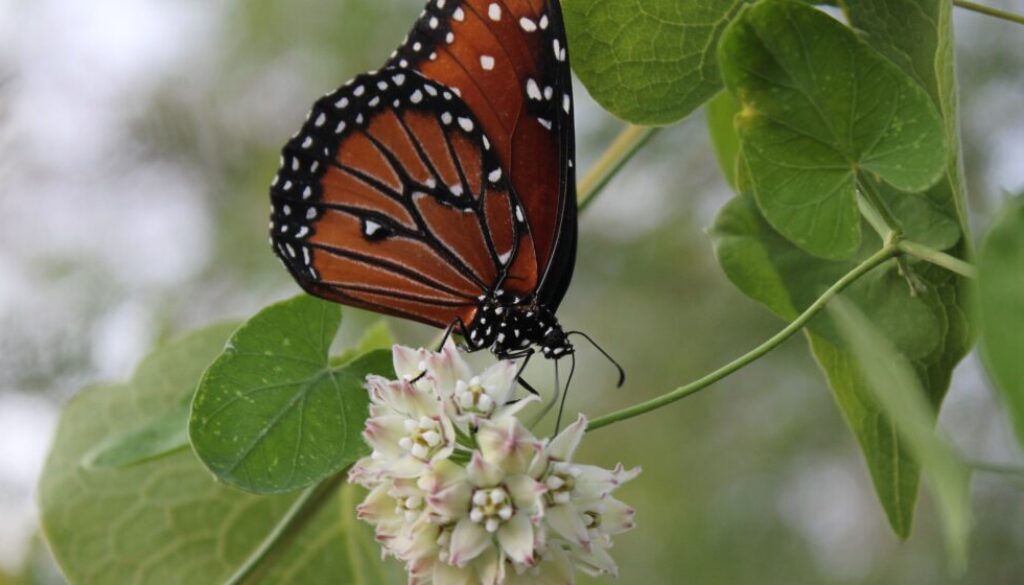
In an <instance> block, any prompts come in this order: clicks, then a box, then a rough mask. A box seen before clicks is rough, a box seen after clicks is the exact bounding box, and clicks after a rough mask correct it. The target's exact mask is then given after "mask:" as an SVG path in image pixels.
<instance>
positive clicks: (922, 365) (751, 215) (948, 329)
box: [711, 195, 970, 537]
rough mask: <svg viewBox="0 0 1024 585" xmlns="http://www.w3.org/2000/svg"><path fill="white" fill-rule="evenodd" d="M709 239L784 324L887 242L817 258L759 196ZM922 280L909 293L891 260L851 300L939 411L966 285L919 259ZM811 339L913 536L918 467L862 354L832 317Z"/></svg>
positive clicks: (962, 336) (733, 276)
mask: <svg viewBox="0 0 1024 585" xmlns="http://www.w3.org/2000/svg"><path fill="white" fill-rule="evenodd" d="M711 236H712V238H713V239H714V242H715V250H716V253H717V255H718V259H719V263H720V264H721V265H722V267H723V269H724V270H725V273H726V275H727V276H728V277H729V279H730V280H731V281H732V282H733V283H734V284H735V285H736V286H737V287H738V288H739V289H740V290H741V291H742V292H743V293H745V294H746V295H747V296H749V297H751V298H753V299H755V300H757V301H759V302H761V303H764V304H765V305H766V306H767V307H768V308H769V309H771V310H772V311H773V312H775V313H776V314H777V315H779V316H780V317H781V318H782V319H784V320H786V321H791V320H793V319H794V318H795V317H796V316H797V315H799V314H800V313H801V312H803V311H804V310H805V309H806V308H807V307H808V306H810V304H811V303H813V302H814V300H815V299H816V298H817V297H818V295H819V294H820V293H821V292H822V291H823V290H825V289H826V288H827V287H828V286H830V285H831V284H832V283H834V282H835V281H837V280H838V279H839V278H840V277H841V276H842V275H844V274H846V273H847V272H849V271H850V270H852V269H853V267H854V266H855V265H856V264H857V261H859V260H861V259H864V258H866V257H867V256H868V255H870V254H871V253H872V252H873V251H874V250H877V249H878V248H879V247H880V246H881V242H880V241H879V240H878V239H877V238H876V237H875V236H874V235H871V236H870V237H866V238H865V241H864V245H863V247H862V249H861V251H860V252H859V253H858V254H857V255H856V257H855V258H854V259H852V260H849V261H830V260H823V259H820V258H816V257H814V256H811V255H810V254H808V253H806V252H804V251H802V250H800V249H799V248H797V247H796V246H795V245H793V244H792V243H790V242H789V241H787V240H786V239H785V238H783V237H782V236H781V235H779V234H778V233H777V232H775V230H773V229H772V228H771V226H770V225H768V223H767V222H766V221H765V220H764V218H763V216H762V215H761V213H760V211H759V209H758V207H757V205H756V204H755V203H754V201H753V199H752V197H750V196H749V195H747V196H740V197H737V198H736V199H734V200H733V201H731V202H730V203H729V204H727V205H726V206H725V208H723V210H722V212H721V214H720V215H719V217H718V219H717V221H716V223H715V225H714V227H713V228H712V230H711ZM916 276H917V277H918V278H919V279H920V280H921V281H922V282H924V283H926V285H927V291H925V292H924V293H922V294H919V295H917V296H912V295H910V294H909V290H908V287H907V284H906V282H905V280H904V278H903V277H902V276H901V275H900V274H899V272H898V270H897V268H896V266H894V265H893V264H889V265H886V266H885V267H883V268H879V269H876V270H875V271H873V272H872V273H870V274H868V275H867V276H865V277H863V278H862V279H861V280H860V281H858V282H857V283H855V284H854V285H853V286H851V287H850V289H848V291H847V296H848V298H850V299H851V300H852V301H853V302H854V303H855V304H856V305H857V306H858V307H860V308H861V310H863V311H864V312H865V313H866V314H868V315H869V316H870V317H871V319H872V322H873V323H875V324H876V326H878V327H879V329H880V330H881V331H882V333H883V334H884V335H885V336H886V337H887V338H888V339H889V340H890V342H891V343H892V344H893V345H894V346H895V347H896V351H897V352H898V354H899V355H901V356H902V357H903V359H906V360H907V361H909V362H910V363H911V364H912V365H913V367H914V372H915V374H916V376H917V379H918V380H919V383H920V384H921V385H922V386H923V387H924V388H925V389H926V390H927V392H928V398H929V400H930V402H931V404H932V406H933V408H934V409H935V410H937V409H938V406H939V405H940V404H941V402H942V398H943V397H944V396H945V393H946V389H947V388H948V386H949V379H950V375H951V373H952V370H953V368H954V367H955V366H956V364H957V363H958V362H959V360H960V359H961V358H962V357H963V355H964V353H965V351H966V349H967V348H968V347H969V346H970V337H969V335H968V333H967V329H966V326H965V324H964V322H965V314H964V311H963V309H962V303H963V301H962V299H961V297H960V291H959V281H958V279H956V278H954V277H953V276H952V275H951V274H949V273H947V272H944V271H942V270H940V269H937V268H935V267H932V266H927V265H919V266H918V268H917V271H916ZM807 333H808V339H809V341H810V343H811V348H812V351H813V352H814V355H815V357H816V358H817V360H818V362H819V363H820V364H821V366H822V370H823V371H824V373H825V375H826V376H827V378H828V381H829V386H830V387H831V389H832V391H833V393H834V395H835V397H836V401H837V402H838V404H839V406H840V408H841V410H842V412H843V414H844V416H845V418H846V420H847V423H848V424H849V426H850V428H851V429H852V430H853V432H854V434H855V436H856V437H857V440H858V442H859V443H860V446H861V450H862V451H863V453H864V458H865V463H866V464H867V467H868V470H869V471H870V473H871V477H872V480H873V481H874V484H875V489H876V491H877V493H878V497H879V501H880V503H881V504H882V507H883V509H884V510H885V512H886V515H887V517H888V519H889V522H890V524H891V525H892V527H893V530H894V531H895V532H896V533H897V534H898V535H900V536H901V537H906V536H908V535H909V534H910V528H911V524H912V521H913V515H914V507H915V502H916V501H917V488H918V483H919V468H918V465H917V463H916V462H915V461H914V459H913V458H912V457H911V455H910V453H909V452H908V451H907V449H906V446H905V445H904V444H903V439H901V438H900V437H899V436H898V435H897V434H896V433H895V430H894V429H893V428H892V425H891V423H890V422H889V421H888V420H887V418H886V417H885V415H884V413H883V412H882V411H880V410H879V408H878V407H877V406H876V405H875V403H874V401H873V400H872V399H871V396H870V391H869V389H868V388H867V387H866V381H865V380H864V378H863V376H862V374H861V372H860V370H859V369H858V368H857V364H856V360H855V359H854V356H853V354H852V353H851V352H850V348H849V347H848V345H847V344H846V343H845V341H844V339H843V338H842V337H841V336H840V335H839V334H838V331H837V330H836V328H835V324H834V323H833V321H832V320H831V319H830V318H829V317H828V316H820V317H818V318H816V319H815V320H814V321H812V322H811V324H810V326H809V328H808V332H807Z"/></svg>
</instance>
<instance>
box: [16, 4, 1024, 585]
mask: <svg viewBox="0 0 1024 585" xmlns="http://www.w3.org/2000/svg"><path fill="white" fill-rule="evenodd" d="M990 4H992V5H998V6H1001V7H1003V8H1006V9H1009V10H1013V11H1016V12H1024V0H1012V1H1002V2H999V1H994V0H993V1H990ZM421 7H422V0H224V1H221V2H208V1H205V0H175V1H173V2H172V1H169V0H93V1H91V2H74V1H71V0H0V218H2V220H0V225H2V227H0V584H6V583H26V584H27V583H38V584H50V583H54V584H56V583H61V579H60V577H59V574H58V573H57V571H56V570H55V568H54V567H53V565H52V562H51V561H50V560H49V557H48V554H47V552H46V549H45V546H44V545H42V544H40V542H39V541H38V537H37V525H36V524H37V523H36V510H35V507H34V503H33V491H34V484H35V480H36V477H37V475H38V473H39V471H40V468H41V466H42V462H43V459H44V457H45V455H46V450H47V446H48V443H49V441H50V438H51V434H52V433H53V430H54V427H55V424H56V419H57V416H58V412H59V409H60V406H61V404H62V403H63V402H64V401H66V400H67V399H68V397H70V396H71V395H72V394H74V393H75V392H76V391H77V390H78V389H79V388H81V387H82V386H83V385H84V384H87V383H90V382H94V381H100V380H108V379H124V378H126V377H128V376H129V375H130V374H131V371H132V369H133V367H134V366H135V364H136V363H137V362H138V360H139V359H140V358H141V357H142V356H143V355H144V354H145V353H146V352H147V351H148V350H149V349H150V348H151V346H152V345H153V344H154V343H155V342H158V341H160V340H162V339H166V338H168V337H173V336H175V335H177V334H179V333H182V332H184V331H186V330H188V329H190V328H193V327H195V326H199V325H202V324H205V323H208V322H211V321H215V320H221V319H224V318H244V317H246V316H248V315H250V314H251V313H252V312H254V311H255V310H257V309H258V308H259V307H261V306H263V305H264V304H266V303H268V302H270V301H274V300H277V299H280V298H284V297H287V296H291V295H293V294H295V293H296V292H297V291H298V289H297V287H296V286H295V285H294V284H293V283H292V282H291V280H290V279H289V277H288V276H287V274H286V273H285V271H284V270H283V269H282V268H281V266H280V264H278V262H277V261H276V260H275V259H274V258H273V256H272V254H271V252H270V250H269V248H268V247H267V246H266V243H265V242H266V234H265V229H266V220H267V208H268V197H267V185H268V183H269V181H270V179H271V178H272V176H273V174H274V172H275V170H276V164H277V163H276V159H277V151H278V149H279V147H280V146H281V145H282V144H283V143H284V141H285V140H286V139H287V137H289V136H290V135H291V134H292V133H293V132H294V130H295V129H297V128H298V126H299V124H300V123H301V121H302V120H303V118H304V116H305V114H306V111H307V108H308V107H309V105H310V104H311V103H312V102H313V100H314V99H316V98H317V97H318V96H320V95H321V94H323V93H325V92H327V91H329V90H331V89H333V88H334V87H335V86H337V85H338V84H340V83H341V82H342V81H344V80H346V79H347V78H349V77H350V76H352V75H354V74H356V73H358V72H361V71H363V70H366V69H370V68H374V67H376V66H378V65H379V64H380V63H381V62H382V61H383V59H384V57H385V56H386V55H387V54H388V53H389V52H390V51H391V49H392V48H393V47H394V46H395V45H397V43H398V42H399V41H400V40H401V39H402V37H403V35H404V34H405V32H406V30H407V28H408V27H409V26H410V24H411V23H412V21H413V19H414V17H415V15H416V14H417V13H418V11H419V10H420V8H421ZM956 26H957V37H958V38H957V41H958V43H957V56H958V62H959V73H960V81H961V84H962V87H963V91H962V100H963V120H962V126H963V131H964V141H965V159H966V165H967V169H968V177H969V180H970V187H971V193H972V200H971V208H972V212H973V214H974V215H973V217H974V220H975V222H976V225H975V227H976V228H982V227H984V226H986V225H987V224H988V221H989V218H990V217H991V216H992V213H993V212H994V211H995V210H996V209H997V207H998V205H999V202H1000V201H1001V200H1003V199H1005V198H1006V197H1007V195H1008V194H1009V193H1018V192H1020V191H1022V190H1024V27H1020V26H1014V25H1010V24H1005V23H1002V22H1001V21H997V20H994V19H992V18H987V17H983V16H979V15H976V14H972V13H966V12H963V11H958V12H957V15H956ZM577 94H578V104H579V107H578V110H577V111H578V114H577V116H578V118H577V123H578V136H579V144H580V152H579V159H580V161H579V168H580V169H582V170H585V169H587V168H588V166H589V164H590V163H591V162H592V161H593V160H594V159H595V158H596V157H597V156H598V155H599V154H600V152H601V150H602V149H603V148H604V146H605V145H607V144H608V142H609V141H610V140H611V139H612V138H613V137H614V136H615V134H616V133H617V132H618V130H619V129H620V124H619V123H618V122H617V121H615V120H614V119H612V118H611V117H610V116H608V115H607V114H605V113H603V112H602V111H601V110H600V108H598V107H597V106H596V105H595V104H593V102H591V101H590V100H589V98H588V97H587V96H586V92H585V90H583V88H582V87H577ZM730 195H731V194H730V192H729V190H728V188H727V187H726V185H725V183H724V182H723V180H722V178H721V176H720V175H719V173H718V171H717V167H716V164H715V162H714V157H713V154H712V151H711V148H710V145H709V143H708V139H707V136H706V132H705V129H704V122H703V119H702V114H701V113H697V114H696V115H694V116H693V117H691V119H689V120H688V121H686V122H684V123H682V124H680V125H678V126H676V127H673V128H671V129H669V130H667V131H665V132H663V133H662V134H660V135H659V136H658V137H657V138H656V139H655V141H654V142H653V143H652V144H651V145H650V147H649V148H647V149H646V150H645V151H644V152H643V153H642V154H641V155H640V156H639V157H638V159H637V160H636V161H635V162H634V163H633V164H631V165H630V166H629V167H628V168H627V169H626V171H624V172H623V173H622V174H621V175H620V176H619V177H618V178H617V179H616V180H615V182H614V183H613V184H612V185H611V187H610V188H609V190H608V191H607V192H606V193H605V194H604V195H603V196H602V197H601V198H600V200H599V201H598V202H597V203H596V204H595V205H593V206H592V207H591V208H590V209H589V210H588V211H587V212H586V213H585V215H584V216H583V217H582V218H581V230H582V232H581V245H580V257H579V265H578V268H577V274H576V278H575V281H574V283H573V286H572V288H571V289H570V292H569V296H568V298H567V299H566V301H565V303H564V305H563V307H562V310H561V312H560V316H561V318H562V320H563V322H565V323H567V324H569V325H570V326H571V327H574V328H582V329H585V330H586V331H588V332H590V333H591V334H593V335H594V336H595V337H596V338H597V339H599V340H600V341H601V342H602V343H603V345H604V346H605V347H606V348H607V349H608V350H610V351H611V352H612V353H613V354H614V355H615V356H616V357H617V358H618V359H619V360H620V361H621V362H622V363H623V365H624V366H625V367H626V369H627V371H628V372H629V380H628V382H627V385H626V386H625V387H624V388H623V389H621V390H615V389H614V372H613V371H612V370H611V369H610V367H609V366H608V364H607V362H606V361H605V360H604V359H603V358H602V357H601V356H600V355H599V354H597V353H596V352H594V351H592V350H588V349H586V348H584V349H583V350H582V351H581V356H580V358H581V365H582V367H581V371H579V372H578V373H577V375H578V378H577V379H576V381H575V383H574V385H573V393H572V395H571V397H570V410H583V411H585V412H587V413H590V414H592V415H597V414H600V413H604V412H607V411H609V410H611V409H613V408H616V407H620V406H624V405H626V404H629V403H632V402H635V401H638V400H641V399H645V398H649V397H652V396H654V395H656V394H659V393H662V392H665V391H667V390H669V389H671V388H674V387H676V386H678V385H680V384H681V383H684V382H687V381H689V380H691V379H694V378H695V377H697V376H699V375H701V374H703V373H705V372H706V371H708V370H710V369H712V368H714V367H717V366H718V365H721V364H722V363H724V362H726V361H728V360H730V359H731V358H733V357H736V356H738V355H739V354H741V353H743V352H745V351H746V350H748V349H750V348H751V347H753V346H754V345H756V344H757V343H759V342H760V341H761V340H763V339H764V338H766V337H767V336H769V335H770V334H772V333H774V332H775V331H776V330H777V329H778V328H779V327H780V322H779V321H777V320H776V319H775V318H773V317H772V316H771V315H769V314H768V312H767V311H765V310H763V309H762V308H761V307H759V306H757V305H755V304H754V303H753V302H751V301H749V300H747V299H745V298H744V297H742V296H741V295H740V294H739V293H738V292H736V291H735V290H734V289H733V288H732V287H731V285H730V284H729V283H728V282H727V281H726V279H725V277H724V276H723V275H722V273H721V271H720V270H719V268H718V267H717V265H716V263H715V260H714V257H713V254H712V249H711V245H710V242H709V240H708V238H707V237H706V236H705V234H704V229H705V228H706V227H707V226H708V225H710V224H711V222H712V220H713V218H714V216H715V213H716V212H717V210H718V209H719V207H720V206H721V205H722V204H723V203H724V202H725V201H726V200H727V199H728V198H729V197H730ZM347 315H350V316H351V315H356V313H355V312H354V311H350V312H348V313H347ZM372 319H373V318H372V317H371V316H368V315H365V314H363V315H356V316H355V317H352V318H350V319H349V320H348V322H347V325H346V328H347V330H348V334H349V335H355V334H357V331H358V329H359V327H361V326H364V325H365V324H367V323H370V322H371V321H372ZM395 330H396V331H397V332H399V333H400V335H401V338H402V339H404V340H406V341H424V340H426V339H428V338H429V335H430V333H431V332H430V331H425V330H424V329H423V328H419V327H415V326H408V325H404V324H399V323H396V324H395ZM541 366H542V367H538V368H537V369H534V370H533V371H532V372H531V377H532V378H533V379H536V380H546V379H550V378H549V377H550V376H551V371H550V366H549V365H543V364H542V365H541ZM941 425H942V428H943V429H944V430H945V431H946V432H947V433H949V434H950V435H951V436H952V437H953V439H954V440H955V441H956V443H957V444H958V445H959V446H960V447H961V448H962V450H963V451H965V452H966V453H968V454H970V455H971V456H972V457H976V458H980V459H985V460H992V461H1004V462H1006V461H1013V460H1018V461H1019V460H1020V459H1021V457H1022V454H1021V453H1020V452H1019V451H1018V450H1017V449H1016V448H1015V447H1014V446H1013V441H1012V436H1011V432H1010V429H1009V425H1008V422H1007V420H1006V418H1005V417H1004V416H1003V414H1002V413H1001V411H1000V407H999V405H998V403H997V400H996V398H995V397H994V395H993V393H992V391H991V388H990V387H989V385H988V384H987V382H986V380H985V379H984V375H983V373H982V371H981V369H980V367H979V364H978V361H977V359H975V358H974V357H971V358H970V359H968V360H967V361H965V362H964V363H963V365H962V366H961V367H960V368H959V369H958V371H957V373H956V376H955V379H954V383H953V388H952V390H951V392H950V394H949V398H948V399H947V401H946V405H945V409H944V412H943V415H942V420H941ZM583 456H584V457H586V458H588V459H590V460H593V461H594V462H597V463H601V464H603V465H612V464H614V463H615V462H617V461H623V462H625V463H626V464H627V465H642V466H643V467H644V475H643V476H641V479H640V480H638V481H636V482H633V483H632V484H630V485H629V486H628V487H626V488H625V489H624V490H623V493H622V497H623V499H625V500H626V501H628V502H630V503H632V504H634V505H636V507H637V508H638V509H639V516H638V521H639V528H638V529H637V530H636V531H634V532H633V533H630V534H628V535H626V536H624V537H621V538H620V539H619V544H618V546H617V550H616V556H617V557H618V559H619V560H620V562H621V565H622V575H623V580H622V582H624V583H645V584H672V583H698V584H703V583H759V584H774V583H779V584H787V585H789V584H793V583H824V584H861V583H863V584H869V583H871V584H875V583H900V584H935V583H947V582H958V583H978V584H986V585H988V584H993V585H995V584H1010V583H1024V491H1021V488H1022V486H1024V484H1020V483H1018V484H1016V485H1015V484H1013V483H1009V482H1007V481H1006V480H1005V479H1000V478H993V477H991V476H979V477H978V478H977V479H976V480H975V482H974V511H975V513H976V527H975V531H974V535H973V540H972V542H973V546H972V549H973V550H972V556H971V566H970V569H969V571H968V574H967V575H966V576H965V577H964V578H962V579H960V580H953V579H951V578H950V577H948V576H947V574H946V572H945V569H946V566H947V563H946V555H945V553H944V549H943V541H942V537H941V534H940V533H939V526H938V522H937V518H936V516H935V513H934V508H933V506H932V503H931V502H930V499H929V497H928V494H927V492H925V493H924V495H923V497H922V500H921V505H920V506H919V509H918V514H917V519H916V527H915V531H914V535H913V537H912V538H910V540H909V541H907V542H903V543H901V542H899V541H898V540H897V539H896V538H895V537H893V536H892V534H891V533H890V531H889V529H888V527H887V525H886V523H885V520H884V516H883V514H882V512H881V509H880V507H879V505H878V503H877V502H876V500H875V496H874V494H873V493H872V489H871V485H870V480H869V478H868V476H867V472H866V471H865V468H864V466H863V464H862V461H861V458H860V454H859V452H858V448H857V446H856V444H855V441H854V439H853V437H852V435H851V434H850V433H849V432H848V431H847V429H846V428H845V423H844V421H843V419H842V417H841V415H840V413H839V411H838V409H837V408H836V406H835V405H834V403H833V400H832V397H831V396H830V394H829V392H828V390H827V388H826V387H825V384H824V382H823V379H822V376H821V375H820V374H819V373H818V371H817V369H816V367H815V365H814V363H813V362H812V361H811V359H810V358H809V356H808V352H807V350H806V347H805V343H804V342H803V340H802V339H796V340H794V341H792V342H790V343H789V344H788V345H786V346H784V347H782V348H781V349H780V350H778V351H777V352H776V353H774V354H771V355H770V356H769V357H768V358H767V359H764V360H762V361H760V362H758V363H757V364H756V365H754V366H753V367H751V368H748V369H747V370H745V371H743V372H742V373H740V374H739V375H737V376H735V377H733V378H730V379H728V380H726V381H724V382H722V383H720V384H719V385H718V386H716V387H714V388H713V389H711V390H708V391H706V392H705V393H703V394H701V395H698V396H696V397H693V398H691V399H688V400H686V401H684V402H682V403H679V404H676V405H674V406H672V407H669V408H666V409H663V410H661V411H659V412H658V413H656V414H653V415H648V416H647V417H646V418H645V419H642V420H633V421H630V422H626V423H622V424H620V425H617V426H615V427H612V428H609V429H607V430H602V431H600V432H597V433H595V434H594V435H593V436H591V437H590V438H589V439H588V444H587V446H586V453H584V454H583Z"/></svg>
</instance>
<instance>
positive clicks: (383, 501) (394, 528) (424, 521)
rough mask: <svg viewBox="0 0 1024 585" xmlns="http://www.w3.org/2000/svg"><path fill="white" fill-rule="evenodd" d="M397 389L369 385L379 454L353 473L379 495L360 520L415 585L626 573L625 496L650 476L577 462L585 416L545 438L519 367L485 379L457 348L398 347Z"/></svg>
mask: <svg viewBox="0 0 1024 585" xmlns="http://www.w3.org/2000/svg"><path fill="white" fill-rule="evenodd" d="M394 366H395V372H396V373H397V375H398V379H397V380H387V379H385V378H381V377H379V376H370V377H368V378H367V390H368V391H369V393H370V398H371V406H370V418H369V419H368V420H367V422H366V429H365V431H364V433H363V436H364V438H365V439H366V441H367V442H368V443H369V445H370V446H371V447H372V448H373V453H372V455H370V456H369V457H366V458H364V459H362V460H360V461H359V462H358V463H357V464H356V465H355V466H353V468H352V470H351V471H350V473H349V480H350V481H352V482H355V483H358V484H360V485H363V486H364V487H366V488H367V489H369V495H368V496H367V497H366V500H365V501H363V503H362V504H360V506H359V508H358V511H357V513H358V516H359V518H361V519H362V520H364V521H366V522H368V523H370V524H372V525H373V526H374V529H375V531H376V536H377V541H378V542H379V543H380V544H381V546H382V547H383V554H384V556H385V557H387V556H393V557H395V558H397V559H399V560H400V561H402V562H404V563H405V565H406V568H407V570H408V572H409V583H410V584H411V585H427V584H429V583H433V584H434V585H477V584H481V585H525V584H541V585H564V584H571V583H574V581H575V574H576V572H577V571H584V572H586V573H588V574H591V575H604V574H611V575H616V574H617V571H618V568H617V566H616V564H615V561H614V560H613V559H612V557H611V555H610V554H609V549H611V547H612V538H613V537H614V536H615V535H617V534H620V533H622V532H625V531H627V530H630V529H631V528H633V526H634V510H633V509H632V508H630V507H629V506H627V505H626V504H624V503H622V502H621V501H619V500H618V499H616V498H615V497H613V495H612V492H614V491H615V490H616V489H617V488H618V487H619V486H621V485H622V484H623V483H625V482H627V481H630V480H632V479H633V478H635V477H636V476H637V475H638V474H639V472H640V470H639V469H632V470H626V469H624V468H623V467H622V466H621V465H619V466H617V467H616V468H615V469H611V470H608V469H602V468H600V467H595V466H593V465H584V464H580V463H577V462H575V461H574V455H575V452H576V448H577V447H578V446H579V444H580V441H581V439H582V438H583V434H584V432H585V431H586V427H587V420H586V418H585V417H583V416H581V417H580V418H579V419H578V420H576V422H575V423H573V424H571V425H569V426H568V427H567V428H566V429H565V430H563V431H562V432H561V433H559V434H558V435H557V436H556V437H554V438H552V439H550V440H548V439H545V440H539V439H537V438H536V437H535V436H534V435H533V434H532V433H531V432H530V431H529V430H528V429H527V428H526V427H525V426H523V424H522V423H521V422H520V421H519V419H518V418H517V416H516V415H517V414H518V413H519V412H520V411H521V410H522V409H523V408H524V407H525V406H527V405H528V404H530V403H531V402H533V401H535V400H537V398H536V397H529V398H526V399H521V400H515V399H514V398H513V394H514V392H515V389H516V374H517V371H516V366H515V364H514V363H513V362H510V361H502V362H499V363H497V364H495V365H493V366H491V367H489V368H488V369H487V370H485V371H484V372H482V373H480V374H479V375H474V374H473V372H472V371H471V369H470V367H469V366H468V365H467V364H466V362H465V361H464V360H463V359H462V357H461V356H460V355H459V352H458V351H457V349H456V348H455V345H454V344H452V343H449V344H447V345H446V346H445V347H444V349H443V350H442V351H441V352H440V353H434V352H430V351H427V350H422V349H420V350H414V349H410V348H406V347H401V346H395V348H394Z"/></svg>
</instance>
